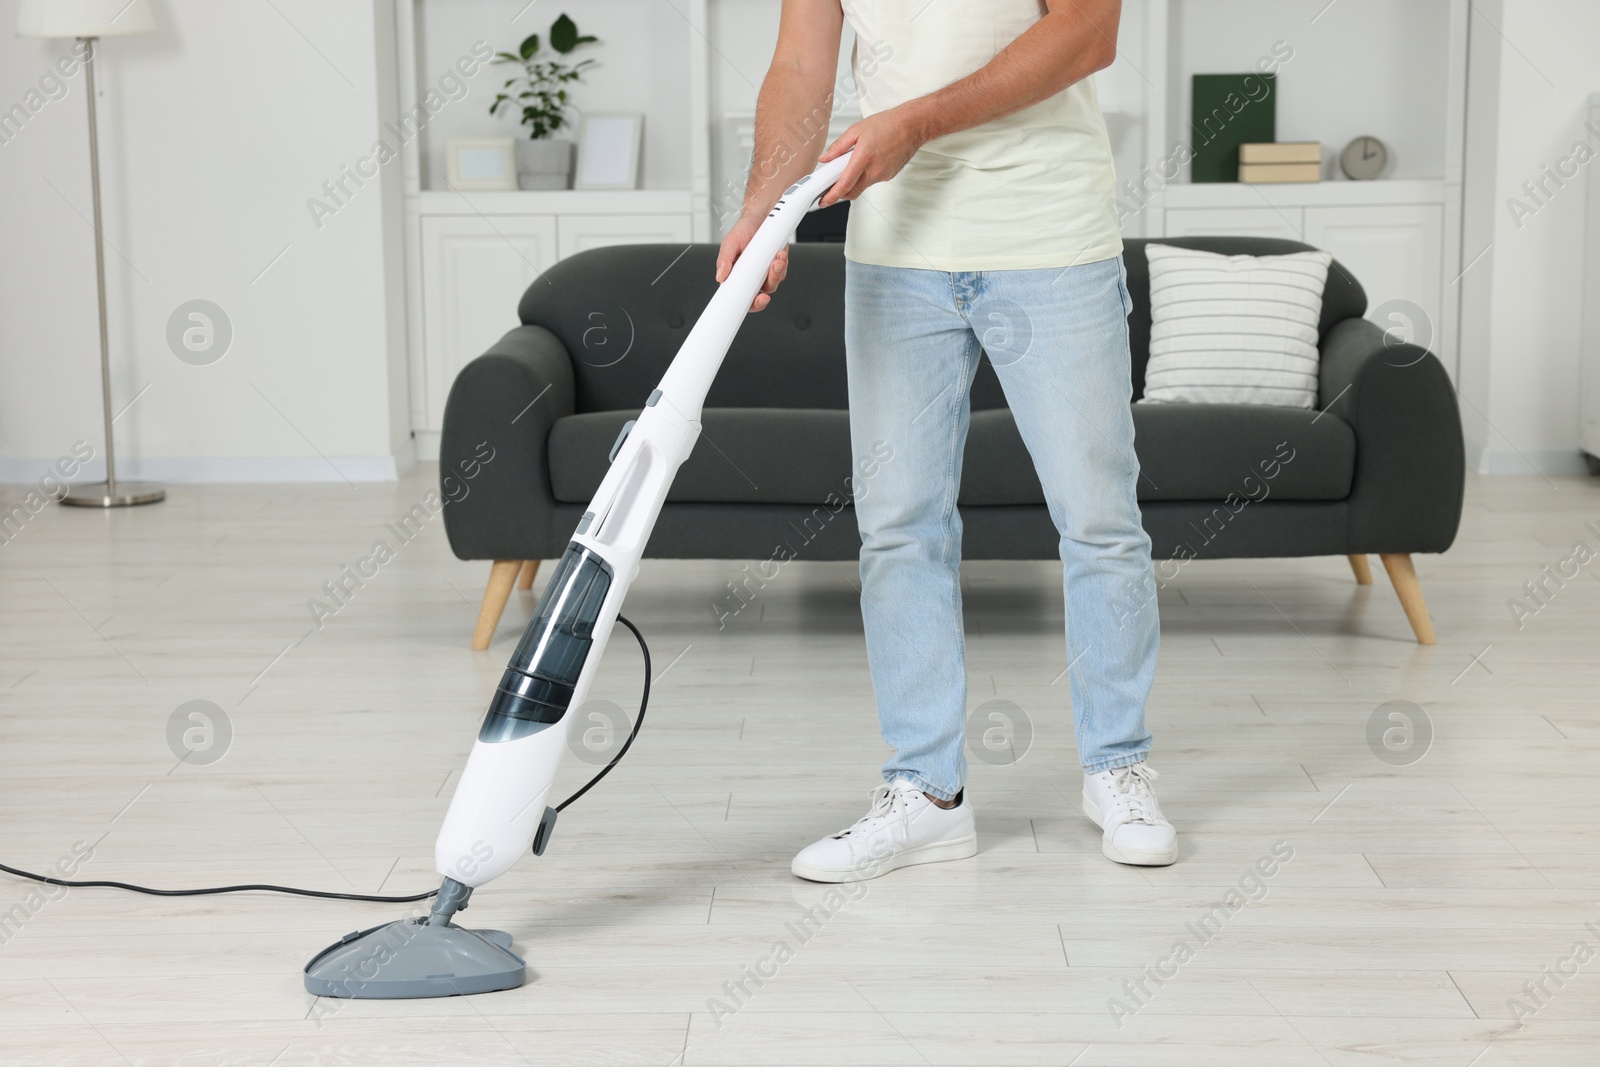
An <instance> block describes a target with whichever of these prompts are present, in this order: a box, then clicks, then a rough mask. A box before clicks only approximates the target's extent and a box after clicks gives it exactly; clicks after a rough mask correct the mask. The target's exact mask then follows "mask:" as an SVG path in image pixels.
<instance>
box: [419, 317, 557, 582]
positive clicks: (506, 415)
mask: <svg viewBox="0 0 1600 1067" xmlns="http://www.w3.org/2000/svg"><path fill="white" fill-rule="evenodd" d="M572 412H573V380H572V357H571V356H570V355H569V354H568V352H567V349H566V346H565V345H563V344H562V343H561V341H560V339H558V338H557V337H556V335H555V334H553V333H551V332H550V331H549V330H547V329H545V328H544V327H542V326H519V327H517V328H516V329H514V330H512V331H511V332H510V333H508V334H506V335H505V336H504V337H502V338H500V340H498V341H496V342H495V343H494V345H492V346H491V347H490V348H489V350H488V351H487V352H485V353H484V354H483V355H481V356H479V357H478V358H477V359H475V360H473V361H472V362H471V363H468V364H467V365H466V366H465V367H462V368H461V372H460V373H459V374H457V375H456V380H455V384H453V385H452V386H451V387H450V397H449V399H448V400H446V401H445V409H444V427H443V432H442V433H441V435H440V440H439V477H440V483H441V484H440V495H441V496H442V497H443V498H444V499H445V500H446V501H447V503H446V505H445V509H444V525H445V532H446V534H447V535H448V536H449V538H450V548H451V550H452V551H453V552H455V554H456V556H457V558H459V559H552V558H554V557H556V556H559V555H560V554H561V550H562V549H563V548H565V547H566V543H567V535H568V534H570V533H571V532H572V531H571V530H570V529H560V530H558V529H556V523H555V522H554V518H555V495H554V493H553V491H552V490H551V487H550V466H549V457H548V453H547V443H548V441H549V439H550V428H551V427H552V426H554V425H555V423H556V420H557V419H560V418H562V417H564V416H567V415H570V414H572ZM491 449H492V450H493V451H492V453H490V452H489V450H491ZM489 455H492V458H489V459H488V460H487V461H485V456H489ZM472 471H476V473H475V474H473V475H472V476H471V477H467V475H468V474H469V472H472ZM451 478H454V479H455V481H454V482H452V481H450V479H451Z"/></svg>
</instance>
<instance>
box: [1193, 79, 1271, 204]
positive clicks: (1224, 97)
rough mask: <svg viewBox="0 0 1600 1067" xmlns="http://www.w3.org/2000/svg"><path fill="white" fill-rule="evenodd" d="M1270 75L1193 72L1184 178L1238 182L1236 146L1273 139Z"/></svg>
mask: <svg viewBox="0 0 1600 1067" xmlns="http://www.w3.org/2000/svg"><path fill="white" fill-rule="evenodd" d="M1277 85H1278V79H1277V75H1275V74H1258V73H1256V72H1255V71H1251V72H1250V73H1248V74H1196V75H1195V76H1194V106H1193V115H1192V117H1191V119H1190V130H1189V136H1190V138H1191V139H1192V143H1193V148H1194V157H1193V162H1192V164H1191V167H1190V180H1191V181H1195V182H1236V181H1238V180H1239V146H1240V145H1242V144H1261V143H1264V142H1272V141H1276V140H1277V139H1278V88H1277Z"/></svg>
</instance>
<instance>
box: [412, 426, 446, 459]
mask: <svg viewBox="0 0 1600 1067" xmlns="http://www.w3.org/2000/svg"><path fill="white" fill-rule="evenodd" d="M440 436H441V434H440V433H439V431H438V430H413V431H411V442H412V444H414V445H415V446H416V449H417V462H418V463H437V462H439V438H440Z"/></svg>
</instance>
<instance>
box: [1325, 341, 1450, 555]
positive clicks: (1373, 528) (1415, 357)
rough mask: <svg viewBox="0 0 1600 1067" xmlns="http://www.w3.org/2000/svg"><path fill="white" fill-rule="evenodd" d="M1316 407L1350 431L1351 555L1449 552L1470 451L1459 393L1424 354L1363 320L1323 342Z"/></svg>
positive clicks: (1436, 363)
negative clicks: (1353, 445) (1352, 452)
mask: <svg viewBox="0 0 1600 1067" xmlns="http://www.w3.org/2000/svg"><path fill="white" fill-rule="evenodd" d="M1319 393H1320V395H1319V397H1318V406H1319V407H1320V408H1321V409H1322V410H1323V411H1326V412H1328V413H1329V414H1333V415H1337V416H1339V417H1340V418H1342V419H1344V420H1345V421H1346V422H1348V423H1349V424H1350V427H1351V429H1353V430H1354V431H1355V435H1356V469H1355V477H1354V480H1353V482H1352V484H1351V487H1350V499H1349V533H1348V540H1349V551H1350V552H1351V553H1367V552H1393V553H1403V552H1443V551H1444V550H1445V549H1447V548H1449V547H1450V545H1451V543H1452V542H1453V541H1454V540H1455V536H1456V530H1457V528H1458V527H1459V526H1460V524H1461V505H1462V497H1463V493H1464V491H1465V486H1466V447H1465V444H1464V443H1463V440H1462V434H1461V412H1460V409H1459V408H1458V407H1457V405H1456V394H1455V387H1454V386H1452V385H1451V383H1450V378H1449V376H1448V375H1447V374H1446V373H1445V370H1444V366H1443V365H1442V364H1440V362H1439V360H1438V358H1437V357H1435V356H1434V355H1433V354H1432V353H1430V352H1428V351H1427V350H1426V349H1423V348H1419V347H1418V346H1416V345H1411V344H1394V343H1393V342H1392V341H1388V339H1387V338H1386V335H1385V333H1384V331H1383V330H1382V329H1381V328H1380V327H1379V326H1377V325H1376V324H1375V323H1372V322H1369V321H1367V320H1366V319H1346V320H1345V321H1343V322H1341V323H1339V324H1338V325H1337V326H1335V327H1334V328H1333V329H1332V330H1330V331H1329V332H1328V336H1327V337H1326V338H1325V339H1324V340H1323V342H1322V366H1321V372H1320V382H1319Z"/></svg>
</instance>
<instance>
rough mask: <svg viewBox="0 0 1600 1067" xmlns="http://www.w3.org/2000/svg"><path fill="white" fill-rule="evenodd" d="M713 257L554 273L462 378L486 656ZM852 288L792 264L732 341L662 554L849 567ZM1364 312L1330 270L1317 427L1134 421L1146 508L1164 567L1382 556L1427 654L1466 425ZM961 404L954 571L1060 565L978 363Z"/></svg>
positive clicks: (1193, 419) (1159, 412)
mask: <svg viewBox="0 0 1600 1067" xmlns="http://www.w3.org/2000/svg"><path fill="white" fill-rule="evenodd" d="M1145 243H1146V242H1144V241H1129V242H1128V244H1127V251H1126V262H1127V267H1128V285H1129V289H1130V290H1131V292H1132V295H1133V303H1134V310H1133V314H1132V316H1131V318H1130V320H1129V323H1130V333H1131V336H1132V348H1133V380H1132V382H1130V383H1129V389H1130V395H1131V397H1132V398H1134V399H1137V398H1138V397H1139V396H1140V395H1141V394H1142V390H1143V384H1144V367H1145V364H1146V362H1147V361H1148V359H1149V340H1150V306H1149V298H1148V293H1149V275H1148V268H1147V264H1146V260H1145V254H1144V245H1145ZM1162 243H1165V244H1174V245H1181V246H1184V247H1189V248H1203V249H1208V250H1210V251H1215V252H1221V253H1227V254H1234V253H1250V254H1256V255H1263V254H1266V255H1271V254H1282V253H1288V252H1296V251H1303V250H1305V249H1306V248H1307V246H1306V245H1302V244H1298V243H1296V242H1292V241H1282V240H1275V239H1268V238H1242V237H1241V238H1190V239H1172V240H1166V241H1163V242H1162ZM715 256H716V247H715V246H714V245H709V244H706V245H693V246H691V247H690V248H689V249H688V250H687V251H684V249H683V248H682V247H681V246H669V245H628V246H619V247H610V248H599V249H594V250H591V251H588V252H584V253H581V254H579V255H576V256H573V257H571V258H569V259H565V260H563V261H561V262H560V263H558V264H556V265H555V266H554V267H552V268H551V269H550V270H548V271H547V272H545V274H544V275H543V276H541V277H540V278H539V279H538V280H537V281H535V282H534V283H533V284H532V285H531V286H529V288H528V290H527V292H526V293H525V294H524V296H523V298H522V303H521V306H520V308H519V309H518V310H519V316H520V320H521V322H522V325H521V326H518V327H517V328H516V329H514V330H512V331H511V332H509V333H507V334H506V335H505V336H504V337H502V338H501V339H500V340H499V341H498V342H497V343H496V344H495V345H494V346H493V347H492V348H490V349H489V351H487V352H485V353H484V354H483V355H481V356H479V357H478V358H477V359H475V360H473V361H472V362H471V363H469V364H467V366H465V367H464V368H462V370H461V373H460V374H459V375H458V376H457V378H456V381H455V384H454V386H453V387H452V388H451V391H450V397H449V401H448V404H447V406H446V409H445V417H444V429H443V435H442V441H441V448H440V471H441V477H442V478H443V479H446V480H447V484H446V486H445V489H446V493H445V495H446V496H447V497H451V496H458V495H459V492H456V493H451V492H450V491H449V490H450V485H449V484H448V479H450V478H452V477H453V476H454V474H453V472H456V471H468V470H471V471H475V472H476V476H475V478H474V479H473V480H472V481H471V482H470V487H469V491H468V492H467V494H466V495H465V496H464V497H462V498H461V499H459V500H456V501H454V502H452V503H450V504H449V505H448V506H447V507H446V508H445V510H444V518H445V528H446V530H447V532H448V535H449V539H450V546H451V548H452V549H453V550H454V552H455V554H456V555H457V556H458V557H460V558H461V559H464V560H492V561H495V563H494V566H493V567H492V568H491V573H490V581H489V588H488V589H487V591H486V593H485V597H484V606H483V610H482V612H481V613H480V618H479V625H478V628H477V633H476V634H475V637H474V647H487V644H488V641H489V638H490V636H491V635H492V633H493V630H494V626H495V623H496V622H497V621H498V619H499V616H500V613H501V611H502V610H503V608H504V605H505V602H506V599H507V598H508V597H509V595H510V592H511V589H512V587H513V584H514V583H516V582H517V581H518V580H519V578H520V581H521V582H522V584H523V587H524V588H526V587H527V586H528V584H529V583H531V581H532V578H533V572H534V570H536V568H537V561H539V560H543V559H553V558H555V557H557V556H559V555H560V554H561V551H562V549H563V548H564V547H565V545H566V543H567V539H568V537H569V536H570V534H571V532H572V530H573V528H574V527H575V526H576V525H577V522H578V519H579V517H580V516H581V515H582V514H583V511H584V506H585V504H586V503H587V502H588V500H589V497H590V495H591V494H592V493H593V492H594V490H595V488H596V487H597V486H598V485H599V482H600V479H601V477H602V476H603V474H604V473H605V469H606V467H607V465H608V455H609V453H610V450H611V446H612V443H613V442H614V441H615V440H616V439H617V435H618V432H619V431H620V430H621V428H622V425H623V423H624V422H626V421H627V420H628V419H630V418H633V417H634V416H635V415H636V414H637V413H638V411H639V409H640V407H641V406H642V405H643V404H644V402H645V400H646V398H647V397H648V396H649V394H650V391H651V390H652V389H653V388H654V387H655V385H656V382H657V380H658V379H659V378H660V377H661V374H662V372H663V371H664V370H665V368H666V366H667V364H668V362H669V361H670V360H671V358H672V356H673V354H674V353H675V352H676V350H677V348H678V345H679V344H680V343H681V342H682V340H683V338H684V336H685V334H686V333H687V332H688V329H689V327H690V326H691V325H692V324H693V322H694V320H695V317H696V315H697V314H698V313H699V310H700V309H701V308H702V307H703V306H704V305H705V303H706V302H707V301H708V300H709V299H710V297H711V293H712V291H713V290H714V289H715V283H714V282H713V280H712V268H713V262H714V259H715ZM843 289H844V258H843V254H842V250H841V248H840V246H839V245H835V244H801V245H796V246H794V247H793V249H792V261H791V266H790V270H789V276H788V280H787V281H786V282H785V283H784V284H783V286H782V287H781V288H780V289H779V291H778V293H777V295H776V297H775V298H774V300H773V302H772V304H771V306H770V307H769V308H768V309H767V310H766V311H764V312H762V313H760V314H758V315H754V316H752V317H751V318H750V319H749V321H748V322H747V323H746V324H745V326H744V328H743V329H742V330H741V331H740V333H739V336H738V338H737V339H736V340H735V341H734V343H733V348H732V349H731V351H730V352H729V354H728V358H727V361H726V362H725V363H724V365H723V368H722V371H721V373H720V375H719V376H718V378H717V381H716V384H715V385H714V386H713V388H712V390H711V393H710V396H709V397H708V399H707V405H706V411H705V416H704V419H703V423H702V425H703V426H704V433H703V435H702V438H701V440H700V441H699V443H698V444H697V445H696V447H695V450H694V453H693V454H692V455H691V456H690V457H689V459H688V461H687V462H686V463H685V464H684V466H683V468H682V470H681V471H680V473H679V475H678V478H677V481H676V482H675V483H674V484H673V487H672V492H671V495H670V496H669V498H668V502H667V506H666V508H665V509H664V511H663V512H662V515H661V519H660V522H659V523H658V525H657V527H656V530H655V533H654V535H653V537H652V538H651V540H650V546H649V551H648V554H649V555H651V556H655V557H671V558H687V559H705V558H714V559H766V558H769V557H771V556H772V555H773V554H774V550H775V549H776V547H777V546H779V545H780V544H783V545H787V546H789V547H790V548H791V549H793V550H794V551H795V552H796V553H797V554H798V556H799V557H800V558H803V559H814V560H838V559H851V558H854V557H855V555H856V552H857V549H858V547H859V543H860V542H859V534H858V531H857V529H856V525H855V521H854V518H853V512H852V510H851V509H850V508H849V507H848V506H845V507H843V508H842V510H838V511H837V514H835V513H834V511H835V510H836V509H838V508H839V505H840V503H841V501H842V499H843V496H844V493H843V491H844V489H845V487H846V485H847V479H848V476H849V472H850V446H849V424H848V415H847V411H846V402H847V398H846V389H845V370H844V321H843V320H844V307H843V304H844V301H843ZM1365 311H1366V295H1365V293H1364V292H1363V291H1362V289H1361V286H1360V284H1359V283H1358V282H1356V280H1355V279H1354V278H1352V277H1350V275H1349V274H1348V273H1347V272H1346V271H1345V270H1344V269H1343V268H1342V267H1340V266H1338V264H1335V267H1334V270H1333V271H1331V272H1330V276H1329V280H1328V286H1327V290H1326V293H1325V295H1324V300H1323V310H1322V323H1321V330H1322V344H1321V350H1322V365H1321V383H1320V399H1319V403H1318V410H1314V411H1302V410H1297V409H1291V408H1273V407H1258V406H1237V405H1150V404H1135V405H1134V409H1133V410H1134V423H1135V428H1136V437H1137V449H1138V454H1139V463H1140V466H1141V469H1142V476H1141V478H1140V483H1139V500H1140V505H1141V509H1142V511H1143V516H1144V524H1145V528H1146V530H1148V531H1149V534H1150V537H1151V540H1152V542H1153V546H1154V552H1155V556H1156V558H1157V559H1158V560H1164V559H1165V560H1185V559H1189V558H1200V559H1216V558H1253V557H1265V556H1323V555H1346V556H1349V557H1350V559H1351V564H1352V567H1353V568H1354V570H1355V575H1356V579H1357V580H1358V581H1361V582H1368V581H1370V580H1371V579H1370V572H1369V570H1368V568H1367V554H1368V553H1377V554H1379V555H1380V556H1381V557H1382V559H1383V561H1384V563H1385V565H1386V567H1387V570H1388V572H1389V575H1390V577H1391V579H1392V580H1393V581H1394V584H1395V588H1396V591H1397V593H1398V594H1399V596H1400V600H1401V603H1402V605H1403V606H1404V608H1405V609H1406V613H1407V616H1408V618H1409V619H1410V620H1411V623H1412V626H1413V628H1414V630H1415V632H1416V635H1417V638H1418V640H1419V641H1422V642H1424V643H1432V640H1433V634H1432V627H1431V624H1430V623H1429V621H1428V616H1427V611H1426V607H1425V605H1424V604H1423V601H1422V596H1421V591H1420V589H1419V587H1418V586H1417V582H1416V575H1415V571H1414V570H1413V568H1412V566H1411V561H1410V554H1411V553H1415V552H1443V551H1444V550H1445V549H1447V548H1449V547H1450V544H1451V542H1452V541H1453V540H1454V538H1455V534H1456V528H1457V525H1458V523H1459V521H1460V517H1461V505H1462V490H1463V481H1464V477H1465V458H1464V450H1463V444H1462V436H1461V421H1460V415H1459V412H1458V410H1457V407H1456V400H1455V394H1454V391H1453V389H1452V387H1451V384H1450V381H1449V379H1448V378H1447V377H1446V375H1445V372H1444V368H1443V367H1442V366H1441V365H1440V363H1439V361H1438V360H1437V359H1436V358H1435V357H1434V356H1432V355H1431V354H1429V353H1427V352H1426V351H1423V350H1422V349H1418V348H1415V347H1412V346H1409V345H1394V344H1392V343H1391V344H1386V343H1385V342H1386V338H1385V336H1384V334H1383V332H1382V331H1381V330H1380V328H1379V327H1377V326H1376V325H1374V324H1372V323H1370V322H1368V321H1366V320H1365V319H1363V318H1362V315H1363V314H1364V313H1365ZM1390 340H1391V341H1392V339H1390ZM972 409H973V415H972V428H971V433H970V436H969V438H968V441H967V448H966V458H965V465H964V469H963V474H962V482H961V496H960V506H961V514H962V518H963V520H964V523H965V530H966V532H965V538H964V541H963V545H962V553H963V556H964V557H965V558H967V559H1053V558H1055V557H1056V554H1057V541H1058V538H1057V534H1056V530H1055V528H1054V526H1053V525H1052V523H1051V521H1050V518H1049V515H1048V514H1047V513H1046V510H1045V505H1044V496H1043V491H1042V489H1041V488H1040V485H1039V482H1038V479H1037V477H1036V476H1035V474H1034V472H1033V466H1032V464H1031V462H1030V461H1029V458H1028V454H1027V451H1026V449H1025V448H1024V447H1023V444H1022V440H1021V438H1020V436H1019V435H1018V433H1017V429H1016V425H1015V423H1014V421H1013V420H1012V417H1011V413H1010V411H1009V410H1008V409H1007V407H1006V402H1005V397H1004V395H1003V393H1002V392H1001V389H1000V386H999V382H998V380H997V379H996V378H995V375H994V372H993V370H992V369H990V368H989V366H988V364H987V363H986V362H985V363H984V364H983V366H982V367H981V369H980V371H979V374H978V378H977V381H976V383H975V384H974V386H973V389H972ZM485 442H487V444H488V445H489V447H491V448H492V449H493V456H494V458H493V459H492V460H491V461H490V462H488V463H482V462H481V460H482V456H483V455H484V454H485V453H484V451H483V448H482V446H483V444H484V443H485ZM1285 444H1287V448H1288V449H1290V450H1292V457H1293V458H1292V459H1291V460H1290V461H1288V462H1282V457H1283V456H1285V455H1289V454H1291V453H1289V452H1286V451H1285V450H1284V445H1285ZM1269 474H1270V475H1271V476H1270V477H1268V475H1269ZM457 481H458V482H459V478H457Z"/></svg>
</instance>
